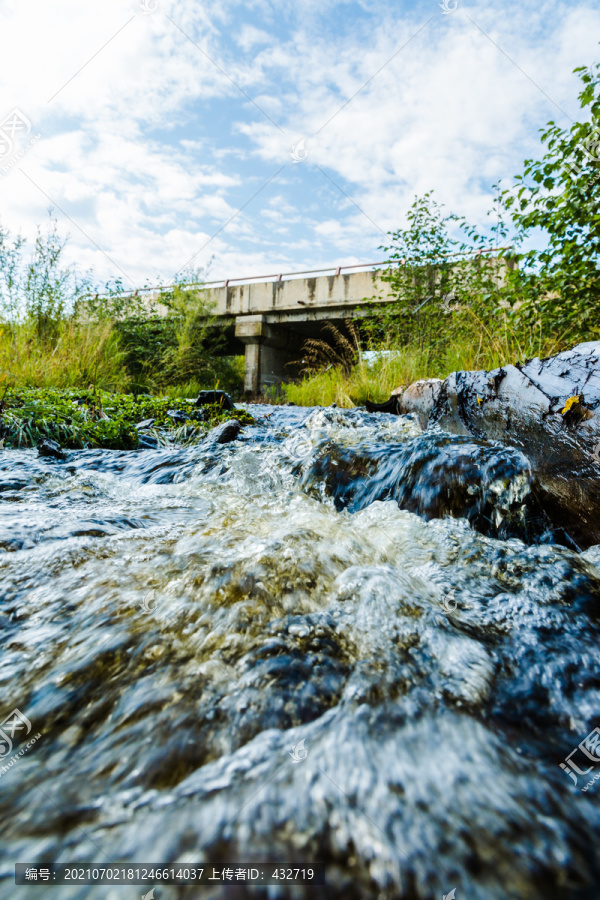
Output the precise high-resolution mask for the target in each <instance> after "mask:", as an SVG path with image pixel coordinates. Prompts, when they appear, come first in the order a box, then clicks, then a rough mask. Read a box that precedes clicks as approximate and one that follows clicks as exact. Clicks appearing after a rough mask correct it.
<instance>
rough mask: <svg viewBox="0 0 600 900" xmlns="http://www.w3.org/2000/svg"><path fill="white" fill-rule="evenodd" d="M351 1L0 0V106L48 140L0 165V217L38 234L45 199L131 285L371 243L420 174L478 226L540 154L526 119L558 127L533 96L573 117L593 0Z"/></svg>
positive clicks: (275, 264)
mask: <svg viewBox="0 0 600 900" xmlns="http://www.w3.org/2000/svg"><path fill="white" fill-rule="evenodd" d="M152 5H153V3H151V4H149V6H152ZM349 9H350V7H348V5H344V4H338V3H335V2H334V0H330V2H328V3H320V4H316V2H312V0H297V2H296V3H295V4H294V5H293V7H290V8H289V9H287V8H286V17H285V21H284V20H283V17H282V14H281V9H280V7H279V6H278V5H277V4H271V3H269V2H266V0H256V2H254V3H252V4H251V5H248V4H245V5H241V4H239V3H236V2H233V0H220V2H219V3H217V2H216V0H214V3H210V2H204V3H200V2H196V0H195V2H193V3H192V2H191V0H186V2H183V3H175V2H174V0H158V3H157V9H156V11H155V12H151V13H149V14H147V15H144V13H143V10H142V9H141V7H140V4H139V3H138V2H136V0H105V2H104V3H103V4H101V5H94V4H92V5H81V3H78V2H75V0H55V2H54V3H53V4H47V3H46V2H45V0H30V2H29V3H28V4H20V3H17V2H16V0H11V2H8V3H5V4H4V5H3V6H2V9H1V10H0V30H1V32H2V34H3V36H4V38H5V40H4V42H3V67H2V72H1V73H0V97H2V98H4V99H2V101H1V102H0V119H1V118H2V117H3V115H4V114H5V113H7V112H9V111H10V110H11V109H12V108H13V107H15V106H16V107H18V108H19V109H22V110H23V112H24V113H25V114H26V115H27V116H28V117H29V118H30V119H31V121H32V123H33V130H34V132H37V131H39V132H41V134H42V139H41V140H40V141H38V143H37V144H35V146H33V147H32V148H31V149H30V150H29V151H28V152H27V154H26V155H25V156H24V157H23V159H22V160H20V161H19V162H18V165H15V166H14V168H13V169H11V171H10V172H9V173H8V174H6V175H4V176H0V203H1V205H2V217H3V222H4V224H6V225H8V226H9V227H11V228H13V229H21V230H23V231H24V232H25V233H26V234H28V235H32V234H33V233H34V231H35V224H36V223H37V222H41V221H43V219H44V217H45V210H46V209H47V207H48V206H49V205H50V203H51V202H54V203H55V204H56V206H57V209H58V208H59V209H61V210H64V213H65V214H66V216H70V217H71V219H72V220H73V222H75V223H76V225H74V224H73V222H70V221H69V219H68V218H66V217H63V216H62V213H60V212H58V215H59V219H60V220H61V223H64V230H65V231H66V230H69V231H70V232H71V235H72V242H71V245H70V250H69V252H70V254H71V258H73V259H74V260H78V261H79V262H80V263H81V265H82V267H84V268H85V267H88V266H91V267H93V268H94V269H95V270H96V271H97V272H98V273H99V275H100V276H102V277H103V278H106V277H109V276H111V275H116V274H118V269H115V267H114V265H113V264H112V263H110V262H109V261H108V259H107V258H106V257H105V256H104V255H103V253H102V251H104V252H105V253H106V254H108V256H109V257H110V259H111V260H114V263H115V264H116V265H117V266H118V267H120V268H121V269H122V270H124V271H126V272H127V273H128V275H130V277H131V278H132V279H133V280H134V281H140V280H143V279H145V278H146V277H148V278H150V279H153V277H158V275H159V274H160V276H161V277H164V278H167V279H168V278H170V277H171V275H172V274H173V273H174V272H175V271H176V270H177V269H179V268H180V267H181V266H182V265H183V264H184V263H185V262H186V260H187V259H188V258H189V257H190V256H192V255H193V254H194V253H196V252H197V251H198V248H200V247H202V246H203V244H206V248H205V249H204V250H203V251H202V253H201V254H200V255H199V257H198V261H199V262H202V263H204V262H206V261H207V260H208V259H209V258H210V256H211V255H212V254H213V253H214V254H215V263H214V267H213V273H216V274H219V275H220V274H230V275H231V276H232V277H233V274H234V273H236V274H238V275H239V274H249V273H251V272H252V271H253V270H254V271H256V270H258V271H259V272H261V271H267V272H268V271H270V270H272V269H273V270H277V269H282V270H285V269H289V268H290V267H291V268H303V267H305V266H306V267H309V268H312V267H313V266H317V265H327V264H337V263H338V262H339V261H340V260H344V261H347V260H349V259H350V260H352V261H364V260H365V259H368V258H369V257H371V258H375V257H378V256H379V255H380V252H381V251H378V250H377V247H378V245H379V244H380V243H382V241H383V235H382V234H381V231H380V230H379V229H383V231H386V230H388V229H393V228H396V227H399V226H400V225H401V224H402V223H403V219H404V215H405V212H406V209H407V207H408V205H409V204H410V202H411V200H412V197H413V196H414V194H416V193H423V192H424V191H426V190H428V189H430V188H435V191H436V194H437V195H438V198H439V199H440V200H441V201H443V202H445V203H446V204H447V205H448V206H449V207H450V208H452V209H454V210H455V211H457V212H459V213H464V214H465V215H466V216H467V217H468V218H471V219H473V220H475V221H480V222H483V221H484V220H485V213H486V211H487V208H488V207H489V203H490V196H489V187H490V186H491V184H492V182H493V181H495V180H496V179H497V178H500V177H504V178H506V177H507V176H510V175H511V174H512V173H514V172H517V171H518V170H519V168H520V165H521V161H522V160H523V158H524V157H526V156H532V155H538V154H539V153H540V147H539V136H538V129H539V127H540V126H542V125H544V123H545V122H546V121H547V119H548V118H550V117H553V118H556V120H557V121H558V122H560V123H561V124H565V125H566V124H568V119H566V118H564V117H561V113H560V112H559V111H558V110H557V109H556V107H555V106H554V105H553V103H552V102H551V101H550V100H549V99H548V97H550V98H552V100H553V101H554V102H555V103H556V104H558V106H559V107H561V108H562V109H563V110H565V112H566V113H567V114H568V115H569V116H570V117H572V118H575V117H577V116H578V115H579V111H578V102H577V97H576V95H577V92H578V82H577V79H576V78H575V77H574V76H573V75H572V74H571V71H572V69H573V68H574V67H575V66H576V65H579V64H584V65H585V64H589V63H591V62H593V61H594V60H595V59H597V57H598V52H597V51H598V45H597V35H598V34H599V33H600V11H598V10H597V9H594V8H592V7H591V6H589V5H586V3H573V4H570V5H566V4H564V3H559V2H553V0H547V2H545V3H542V5H539V4H534V3H533V0H527V2H523V3H517V2H516V0H510V2H505V3H503V4H502V6H497V5H494V6H490V5H483V4H475V5H473V6H470V7H466V6H465V7H463V4H460V7H459V9H458V10H457V11H456V13H453V14H452V15H448V16H443V15H441V13H440V12H439V10H438V7H437V3H436V2H434V3H432V4H431V8H430V7H429V5H428V6H427V8H425V7H424V6H422V5H421V4H419V6H418V7H417V8H416V10H413V11H412V12H410V11H408V12H406V11H405V12H402V11H401V10H400V9H395V10H394V9H392V8H389V7H387V6H385V5H384V4H379V3H378V2H374V0H373V2H370V3H363V4H362V5H361V6H360V7H357V9H358V11H359V12H361V19H360V21H359V20H358V19H357V23H356V25H353V22H352V20H351V19H350V18H348V10H349ZM248 10H251V14H252V16H253V18H254V19H255V24H249V23H248V22H243V21H240V15H241V14H242V13H244V14H247V13H248ZM342 12H344V13H345V15H346V16H347V18H346V19H344V28H343V29H339V28H338V27H337V23H338V22H339V21H340V18H339V17H340V15H342ZM429 15H433V16H434V19H433V21H432V22H430V23H429V24H428V25H427V26H426V27H425V28H424V29H423V31H422V32H421V33H420V34H419V35H418V36H417V37H415V38H414V40H412V41H410V42H409V43H408V44H407V46H406V47H405V48H404V49H403V50H401V52H400V53H399V54H398V55H397V56H396V57H395V58H394V59H392V60H391V61H390V62H389V63H388V64H387V65H384V64H385V63H386V61H388V60H390V58H391V57H392V56H393V54H394V53H395V52H396V51H397V50H398V48H399V47H401V46H402V44H403V43H405V42H407V41H408V40H409V39H410V38H411V36H412V35H413V34H414V33H415V31H416V30H417V28H419V27H420V26H421V25H422V24H423V23H424V22H426V21H427V17H428V16H429ZM328 17H329V18H328ZM365 17H366V18H365ZM469 17H470V19H472V20H473V21H470V20H469ZM171 20H173V21H171ZM365 21H368V22H369V23H370V25H369V27H368V29H366V30H365V24H364V23H365ZM174 22H175V23H176V24H174ZM290 23H292V24H291V25H290ZM473 23H476V24H473ZM177 25H179V26H180V27H181V29H183V31H185V32H186V33H187V34H188V35H189V36H190V37H191V38H192V39H193V41H194V42H195V43H196V44H197V45H198V46H195V45H194V43H192V41H190V40H189V39H188V38H187V37H186V36H185V35H184V34H182V32H181V30H179V28H178V27H177ZM477 25H479V26H480V28H481V29H482V30H483V32H485V33H482V31H480V30H479V28H477ZM259 26H262V27H259ZM290 28H291V31H290V30H289V29H290ZM104 44H106V46H104V48H103V49H101V48H102V46H103V45H104ZM496 45H497V46H496ZM198 48H201V49H198ZM499 48H500V49H499ZM95 54H96V55H95ZM507 55H508V56H510V57H511V58H512V60H514V63H516V65H515V64H513V62H511V61H510V60H509V59H508V58H507ZM218 66H220V67H221V69H223V70H224V71H225V72H226V73H227V74H228V75H230V76H231V78H233V79H234V81H235V82H237V84H238V85H239V86H240V87H241V88H243V90H244V91H246V92H247V93H248V94H249V95H250V96H251V97H252V99H253V100H254V102H255V103H256V104H257V106H258V107H260V108H261V109H262V110H264V113H265V114H266V115H263V114H262V113H261V111H260V109H259V108H257V106H254V105H253V104H252V103H251V102H250V101H249V100H248V99H247V98H246V97H244V95H243V94H242V93H240V91H239V90H238V88H237V87H236V86H235V85H234V84H233V83H232V81H231V80H230V79H229V78H227V77H226V75H225V74H223V72H222V71H220V70H219V68H218ZM382 66H384V68H383V69H382V71H380V72H379V74H377V75H375V77H373V78H372V76H373V75H374V74H375V73H377V71H378V70H379V69H380V68H381V67H382ZM82 67H83V68H82ZM78 69H81V71H79V73H78V74H76V73H77V72H78ZM523 73H527V75H528V76H529V78H527V77H526V75H525V74H523ZM17 74H18V78H16V75H17ZM73 76H75V77H73ZM371 78H372V80H371V81H370V82H369V83H368V85H367V86H366V87H365V88H364V90H360V91H359V89H360V88H361V86H362V85H364V84H365V82H367V81H368V79H371ZM530 79H531V80H530ZM532 81H533V82H535V84H533V83H532ZM17 83H18V89H15V87H14V85H15V84H17ZM536 85H537V86H536ZM61 88H62V89H61ZM59 89H61V90H60V91H59ZM56 91H59V93H58V94H57V95H56V97H55V98H54V99H53V100H51V102H48V100H49V98H50V97H51V96H52V95H53V94H55V93H56ZM357 91H359V93H357V94H356V96H354V98H353V99H352V100H351V101H350V102H349V103H348V104H347V105H346V106H345V107H344V108H341V107H342V106H343V104H344V103H345V102H346V101H347V100H348V99H349V98H350V97H352V95H353V94H355V93H356V92H357ZM544 92H545V93H544ZM545 94H546V95H548V96H545ZM267 115H268V116H270V117H271V118H272V119H274V120H275V122H277V124H278V125H279V126H280V127H281V129H283V131H281V130H279V129H278V128H277V127H275V125H273V124H272V123H271V122H269V120H268V118H267ZM332 116H333V118H331V117H332ZM330 119H331V121H329V122H328V120H330ZM326 122H328V124H327V125H325V127H322V126H323V125H324V123H326ZM318 129H322V130H320V132H319V134H317V135H315V131H317V130H318ZM302 137H304V138H306V149H307V151H308V156H307V159H306V160H305V161H304V162H302V163H299V164H298V165H293V164H292V161H291V158H290V148H291V146H292V145H293V144H294V143H296V142H297V141H298V140H299V139H300V138H302ZM282 165H285V166H286V168H285V169H284V170H283V171H282V172H281V173H280V174H278V175H277V177H276V178H275V179H274V180H273V182H272V183H271V184H269V185H268V186H267V187H265V188H264V190H262V191H261V192H260V193H259V194H258V195H257V196H256V197H255V199H254V200H251V199H250V198H252V196H253V195H254V194H255V193H256V192H257V191H259V188H261V186H263V185H264V184H265V183H266V181H267V179H269V178H270V177H271V176H272V175H273V174H274V173H275V172H276V171H277V169H278V168H279V167H280V166H282ZM19 166H20V167H21V168H22V170H23V172H25V173H26V174H27V175H28V176H29V177H30V178H31V179H33V181H34V182H35V184H32V182H31V181H29V180H28V178H27V177H26V176H25V175H24V174H23V173H22V172H19V171H18V168H19ZM316 166H319V167H321V168H322V169H323V170H324V172H325V173H326V174H327V175H328V176H329V178H330V179H331V180H332V181H333V182H334V184H332V183H331V182H330V181H328V179H327V178H326V177H324V176H323V174H322V173H321V172H319V170H318V169H317V168H316ZM35 185H38V186H39V187H36V186H35ZM335 185H338V186H339V188H340V189H343V191H344V192H345V193H346V194H347V195H348V196H349V197H350V198H352V200H353V201H354V203H356V204H357V205H358V206H359V207H360V208H361V209H362V210H364V212H365V214H366V215H364V216H363V215H361V213H360V212H359V211H358V210H357V208H356V206H353V204H352V203H351V202H350V200H348V199H347V198H346V197H345V196H344V193H342V192H341V190H339V189H338V187H336V186H335ZM46 195H47V196H46ZM249 201H250V202H249ZM245 204H247V206H245ZM241 207H244V209H243V210H242V212H241V213H239V214H238V210H239V209H240V208H241ZM232 217H233V218H232ZM229 219H232V221H231V222H230V224H229V225H227V226H226V227H225V228H224V229H223V230H220V229H222V227H223V225H224V224H225V223H226V222H227V221H228V220H229ZM369 219H371V220H372V222H374V223H376V225H373V224H372V222H371V221H369ZM77 226H79V228H81V229H82V231H80V230H79V228H78V227H77ZM376 226H377V227H376ZM82 232H84V233H85V234H84V233H82ZM217 232H218V234H217ZM215 234H216V237H214V235H215ZM86 235H87V236H89V237H86ZM95 245H97V247H96V246H95ZM98 247H99V248H101V250H100V249H98ZM217 267H218V272H217Z"/></svg>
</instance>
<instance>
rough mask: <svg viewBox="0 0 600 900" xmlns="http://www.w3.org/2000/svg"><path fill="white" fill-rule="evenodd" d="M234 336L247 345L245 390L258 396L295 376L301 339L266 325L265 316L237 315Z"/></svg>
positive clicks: (248, 393) (284, 329)
mask: <svg viewBox="0 0 600 900" xmlns="http://www.w3.org/2000/svg"><path fill="white" fill-rule="evenodd" d="M235 336H236V338H238V340H240V341H242V342H243V343H244V344H245V346H246V372H245V377H244V389H245V391H246V394H247V395H248V396H252V397H257V396H258V395H259V394H263V393H264V392H265V389H266V388H269V387H271V386H272V385H276V384H281V383H282V382H283V381H289V380H290V378H293V377H294V376H295V375H297V374H298V368H297V366H294V363H296V362H297V361H298V358H299V356H300V353H301V350H302V342H303V340H304V338H302V337H300V336H298V335H295V334H294V333H293V332H291V331H288V329H287V328H281V327H280V326H279V325H269V323H268V322H267V318H266V316H238V318H237V319H236V323H235Z"/></svg>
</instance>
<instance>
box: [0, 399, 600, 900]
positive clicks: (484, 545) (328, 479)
mask: <svg viewBox="0 0 600 900" xmlns="http://www.w3.org/2000/svg"><path fill="white" fill-rule="evenodd" d="M252 411H253V412H254V414H255V416H256V418H257V423H258V424H257V425H256V426H253V427H246V428H244V429H243V431H242V432H241V434H240V438H239V439H238V440H237V441H235V442H234V443H231V444H227V445H222V446H220V445H214V444H200V445H198V446H196V447H193V448H186V449H177V448H173V449H172V450H156V451H154V450H147V451H141V452H129V453H125V452H123V453H121V452H116V451H78V452H72V453H70V454H69V455H68V459H67V461H66V462H57V461H53V460H45V459H38V458H37V456H36V453H35V451H9V452H6V451H5V452H2V453H1V454H0V500H1V503H0V547H1V548H2V553H1V556H0V566H1V568H0V586H1V590H0V596H1V602H0V641H1V650H0V654H1V655H0V698H1V703H0V712H1V714H2V717H4V716H5V715H7V714H8V713H10V712H11V711H12V710H13V709H15V708H17V709H19V710H21V711H22V712H23V713H24V714H25V716H26V717H27V718H28V719H29V720H30V722H31V723H32V732H31V734H32V735H33V734H40V737H39V739H38V740H37V741H36V742H35V744H34V745H33V746H31V748H29V749H28V750H27V752H26V753H25V754H24V755H23V756H22V757H19V759H18V760H17V762H16V763H15V764H14V765H12V766H11V767H10V768H9V769H8V770H7V771H6V772H5V773H4V774H2V775H1V776H0V815H1V818H0V822H1V824H0V834H1V849H0V863H1V864H0V876H1V878H0V895H1V896H2V898H5V897H6V898H8V897H10V898H15V897H21V898H29V897H39V896H41V894H42V892H44V888H42V887H39V886H23V887H15V885H14V881H13V878H14V868H13V867H14V863H15V862H17V861H22V862H38V863H43V862H45V861H46V862H47V861H76V860H81V861H94V862H97V863H101V864H106V863H108V862H111V861H112V862H115V861H121V860H123V861H140V862H141V861H143V862H155V863H163V862H167V861H178V862H181V861H194V862H201V861H204V862H205V863H206V864H210V865H215V866H218V865H220V864H225V863H234V862H236V861H240V862H251V861H256V860H264V861H267V860H268V861H272V862H277V861H279V862H287V863H294V864H296V865H308V864H311V863H314V862H316V861H321V862H323V863H325V864H326V866H327V886H326V887H324V888H317V887H315V886H312V887H310V888H300V887H296V888H287V889H286V888H281V887H271V888H269V889H268V894H267V892H266V889H265V890H264V892H263V889H254V890H253V891H252V892H251V893H249V894H248V895H249V896H250V895H251V896H267V895H268V896H269V897H299V898H300V897H307V898H308V897H316V898H319V897H323V898H330V897H332V898H349V900H353V898H363V897H365V898H402V900H412V898H415V900H429V898H439V900H441V898H442V895H443V894H444V893H446V894H447V893H450V891H451V890H452V889H453V888H454V889H456V894H455V896H456V900H484V898H498V900H500V898H519V900H528V898H544V900H553V898H561V900H562V898H580V897H581V898H590V900H591V898H597V897H598V890H599V889H598V887H597V884H598V879H599V876H600V844H599V842H598V826H599V825H600V782H598V783H597V784H594V786H593V787H590V788H589V790H587V791H583V790H582V788H583V787H585V785H586V784H587V778H591V777H592V776H593V772H592V773H591V774H590V775H588V776H587V777H583V776H578V783H577V784H574V780H573V778H574V776H573V778H570V777H569V776H568V774H567V773H566V772H565V771H564V770H562V769H561V768H560V766H559V763H560V762H561V761H563V760H564V758H565V757H566V756H567V754H569V753H570V752H571V751H572V750H573V749H574V748H575V747H576V746H577V745H578V744H579V743H580V742H581V741H582V740H583V739H584V737H585V736H586V735H588V733H590V732H591V731H592V730H593V728H594V727H595V726H596V725H598V724H600V645H599V640H598V637H599V626H600V568H599V566H600V548H595V547H592V548H591V549H589V550H587V551H586V552H585V553H578V552H577V551H576V550H575V549H572V548H570V547H569V546H565V544H568V540H566V539H565V538H564V536H563V535H561V534H560V533H559V531H558V530H557V529H556V528H554V529H553V528H552V525H551V523H548V522H547V521H546V520H545V518H544V513H543V510H541V509H540V508H539V507H538V506H537V505H536V502H535V491H534V490H532V488H533V487H534V485H533V482H532V478H531V472H530V471H529V468H528V463H527V460H526V459H525V457H523V456H522V454H520V453H517V452H516V451H513V450H509V449H502V448H500V447H499V446H498V445H488V444H486V443H485V442H481V441H480V442H477V441H470V440H467V439H465V438H459V437H451V436H449V435H444V434H443V433H441V432H437V433H436V432H433V433H431V434H427V435H421V433H420V430H419V428H418V426H417V425H416V423H415V422H414V421H413V420H412V419H411V418H410V417H397V418H396V417H392V416H387V415H369V414H366V413H364V412H361V411H350V412H342V411H340V410H336V409H330V410H305V409H297V408H272V407H254V408H253V410H252ZM19 746H20V745H18V744H15V749H18V747H19ZM294 748H295V749H294ZM596 752H600V751H596ZM13 753H14V751H13ZM583 758H584V757H581V758H579V765H580V766H581V759H583ZM1 764H2V761H0V767H1ZM589 765H590V766H593V763H591V762H590V763H589ZM0 771H1V768H0ZM594 772H600V766H599V765H598V764H596V765H595V768H594ZM51 890H52V891H53V892H54V893H53V894H52V893H51V894H50V896H55V897H60V898H62V897H65V898H71V897H73V898H75V897H77V898H84V897H85V898H92V900H96V898H98V900H99V898H106V900H118V898H121V897H122V898H124V900H127V898H132V900H133V898H134V897H140V895H141V894H142V893H143V891H142V889H141V888H139V887H111V888H108V887H98V886H96V887H89V886H88V887H78V888H77V887H75V888H71V887H64V886H63V887H54V888H52V889H51ZM145 890H148V888H146V889H145ZM156 896H157V897H161V898H175V897H178V898H179V897H181V898H191V897H200V896H203V897H221V896H232V897H233V896H236V897H239V896H246V894H245V893H244V890H243V888H242V887H241V886H240V887H239V888H238V889H237V892H235V893H228V892H227V891H224V890H223V889H222V888H212V889H211V888H198V887H186V888H184V887H179V888H175V887H161V888H160V889H159V890H157V892H156Z"/></svg>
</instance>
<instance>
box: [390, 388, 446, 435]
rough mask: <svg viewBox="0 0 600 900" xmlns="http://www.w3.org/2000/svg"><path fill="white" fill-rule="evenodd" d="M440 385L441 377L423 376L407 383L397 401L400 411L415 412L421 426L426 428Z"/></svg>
mask: <svg viewBox="0 0 600 900" xmlns="http://www.w3.org/2000/svg"><path fill="white" fill-rule="evenodd" d="M441 387H442V379H441V378H423V379H421V380H420V381H415V382H414V383H413V384H409V386H408V387H407V388H406V390H404V391H403V392H402V394H401V395H400V399H399V403H398V406H399V411H400V413H415V414H416V416H417V418H418V420H419V423H420V425H421V428H427V422H428V420H429V415H430V413H431V411H432V409H433V406H434V403H435V401H436V399H437V397H438V396H439V393H440V390H441Z"/></svg>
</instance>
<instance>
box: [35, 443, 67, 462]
mask: <svg viewBox="0 0 600 900" xmlns="http://www.w3.org/2000/svg"><path fill="white" fill-rule="evenodd" d="M37 451H38V456H45V457H47V458H48V459H66V458H67V454H66V453H65V452H64V451H63V450H61V449H60V444H57V443H56V441H50V440H46V441H40V443H39V444H38V446H37Z"/></svg>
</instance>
